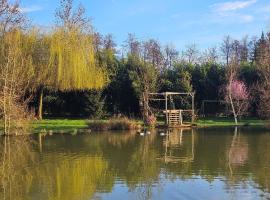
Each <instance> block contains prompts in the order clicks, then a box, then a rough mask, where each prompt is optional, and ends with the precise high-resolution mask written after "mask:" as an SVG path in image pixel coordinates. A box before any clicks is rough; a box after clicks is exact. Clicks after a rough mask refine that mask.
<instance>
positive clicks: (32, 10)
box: [20, 5, 43, 13]
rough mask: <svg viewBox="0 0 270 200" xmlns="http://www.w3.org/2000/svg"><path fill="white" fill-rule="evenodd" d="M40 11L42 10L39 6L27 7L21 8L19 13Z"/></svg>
mask: <svg viewBox="0 0 270 200" xmlns="http://www.w3.org/2000/svg"><path fill="white" fill-rule="evenodd" d="M42 9H43V8H42V7H41V6H37V5H32V6H28V7H21V8H20V11H21V12H23V13H30V12H36V11H40V10H42Z"/></svg>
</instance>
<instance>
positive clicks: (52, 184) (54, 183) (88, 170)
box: [37, 154, 114, 200]
mask: <svg viewBox="0 0 270 200" xmlns="http://www.w3.org/2000/svg"><path fill="white" fill-rule="evenodd" d="M47 156H48V157H47V159H48V162H46V163H44V164H42V165H41V166H40V167H39V169H38V171H37V182H38V183H39V184H38V186H40V188H38V191H41V193H43V194H44V196H47V197H46V198H45V199H49V200H58V199H59V200H62V199H65V200H69V199H70V200H73V199H82V200H83V199H91V198H92V197H93V196H94V194H95V192H96V191H97V190H98V189H103V191H111V188H112V186H113V183H114V181H113V175H112V174H111V173H110V172H109V170H108V163H107V162H106V161H105V160H104V159H102V158H101V157H99V156H91V157H90V156H86V155H79V156H76V157H74V159H72V158H70V157H68V156H67V157H66V158H65V155H62V156H61V158H59V157H58V156H55V155H54V154H50V155H47ZM44 186H46V187H44Z"/></svg>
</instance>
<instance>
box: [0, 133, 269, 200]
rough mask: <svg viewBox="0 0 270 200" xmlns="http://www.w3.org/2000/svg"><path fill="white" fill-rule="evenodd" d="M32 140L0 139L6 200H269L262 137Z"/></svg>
mask: <svg viewBox="0 0 270 200" xmlns="http://www.w3.org/2000/svg"><path fill="white" fill-rule="evenodd" d="M35 141H36V142H34V143H33V142H32V141H31V140H29V139H27V138H23V139H21V138H1V139H0V143H1V146H0V154H1V155H0V161H1V164H0V165H1V166H0V167H1V168H0V175H1V183H0V185H1V190H0V198H1V199H7V200H11V199H40V200H43V199H44V200H45V199H46V200H47V199H54V200H62V199H63V200H69V199H70V200H74V199H75V200H76V199H82V200H84V199H192V198H195V199H200V198H201V199H211V198H213V199H216V198H218V199H239V198H240V199H244V198H252V199H267V198H270V194H269V190H270V154H269V150H270V145H269V144H270V133H268V132H265V131H258V130H254V129H247V130H241V129H239V128H238V129H234V130H233V129H224V130H222V129H220V130H215V129H202V130H168V132H167V133H166V134H165V136H164V137H162V136H161V135H160V134H159V131H156V132H154V131H153V132H152V133H151V134H150V135H145V136H144V137H141V136H140V135H138V134H136V133H116V132H115V133H104V134H94V133H93V134H91V135H90V134H81V135H80V134H78V135H76V136H74V135H73V134H62V135H59V134H58V135H49V134H44V133H41V134H40V135H39V136H37V137H36V138H35ZM198 197H199V198H198ZM214 197H216V198H214Z"/></svg>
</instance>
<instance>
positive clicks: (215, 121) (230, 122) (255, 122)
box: [195, 118, 269, 127]
mask: <svg viewBox="0 0 270 200" xmlns="http://www.w3.org/2000/svg"><path fill="white" fill-rule="evenodd" d="M195 124H196V125H197V126H199V127H214V126H216V127H226V126H235V123H234V119H228V118H205V119H198V120H197V121H196V123H195ZM267 124H269V121H266V120H260V119H253V118H249V119H241V120H239V122H238V125H239V126H266V125H267Z"/></svg>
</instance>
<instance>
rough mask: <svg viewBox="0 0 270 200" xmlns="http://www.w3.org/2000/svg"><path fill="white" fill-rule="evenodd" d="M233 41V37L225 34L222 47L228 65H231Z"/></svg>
mask: <svg viewBox="0 0 270 200" xmlns="http://www.w3.org/2000/svg"><path fill="white" fill-rule="evenodd" d="M232 43H233V42H232V39H231V37H230V36H225V37H224V39H223V42H222V44H221V47H220V50H221V53H222V56H223V57H224V59H225V62H226V66H229V62H230V58H231V55H232Z"/></svg>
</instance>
